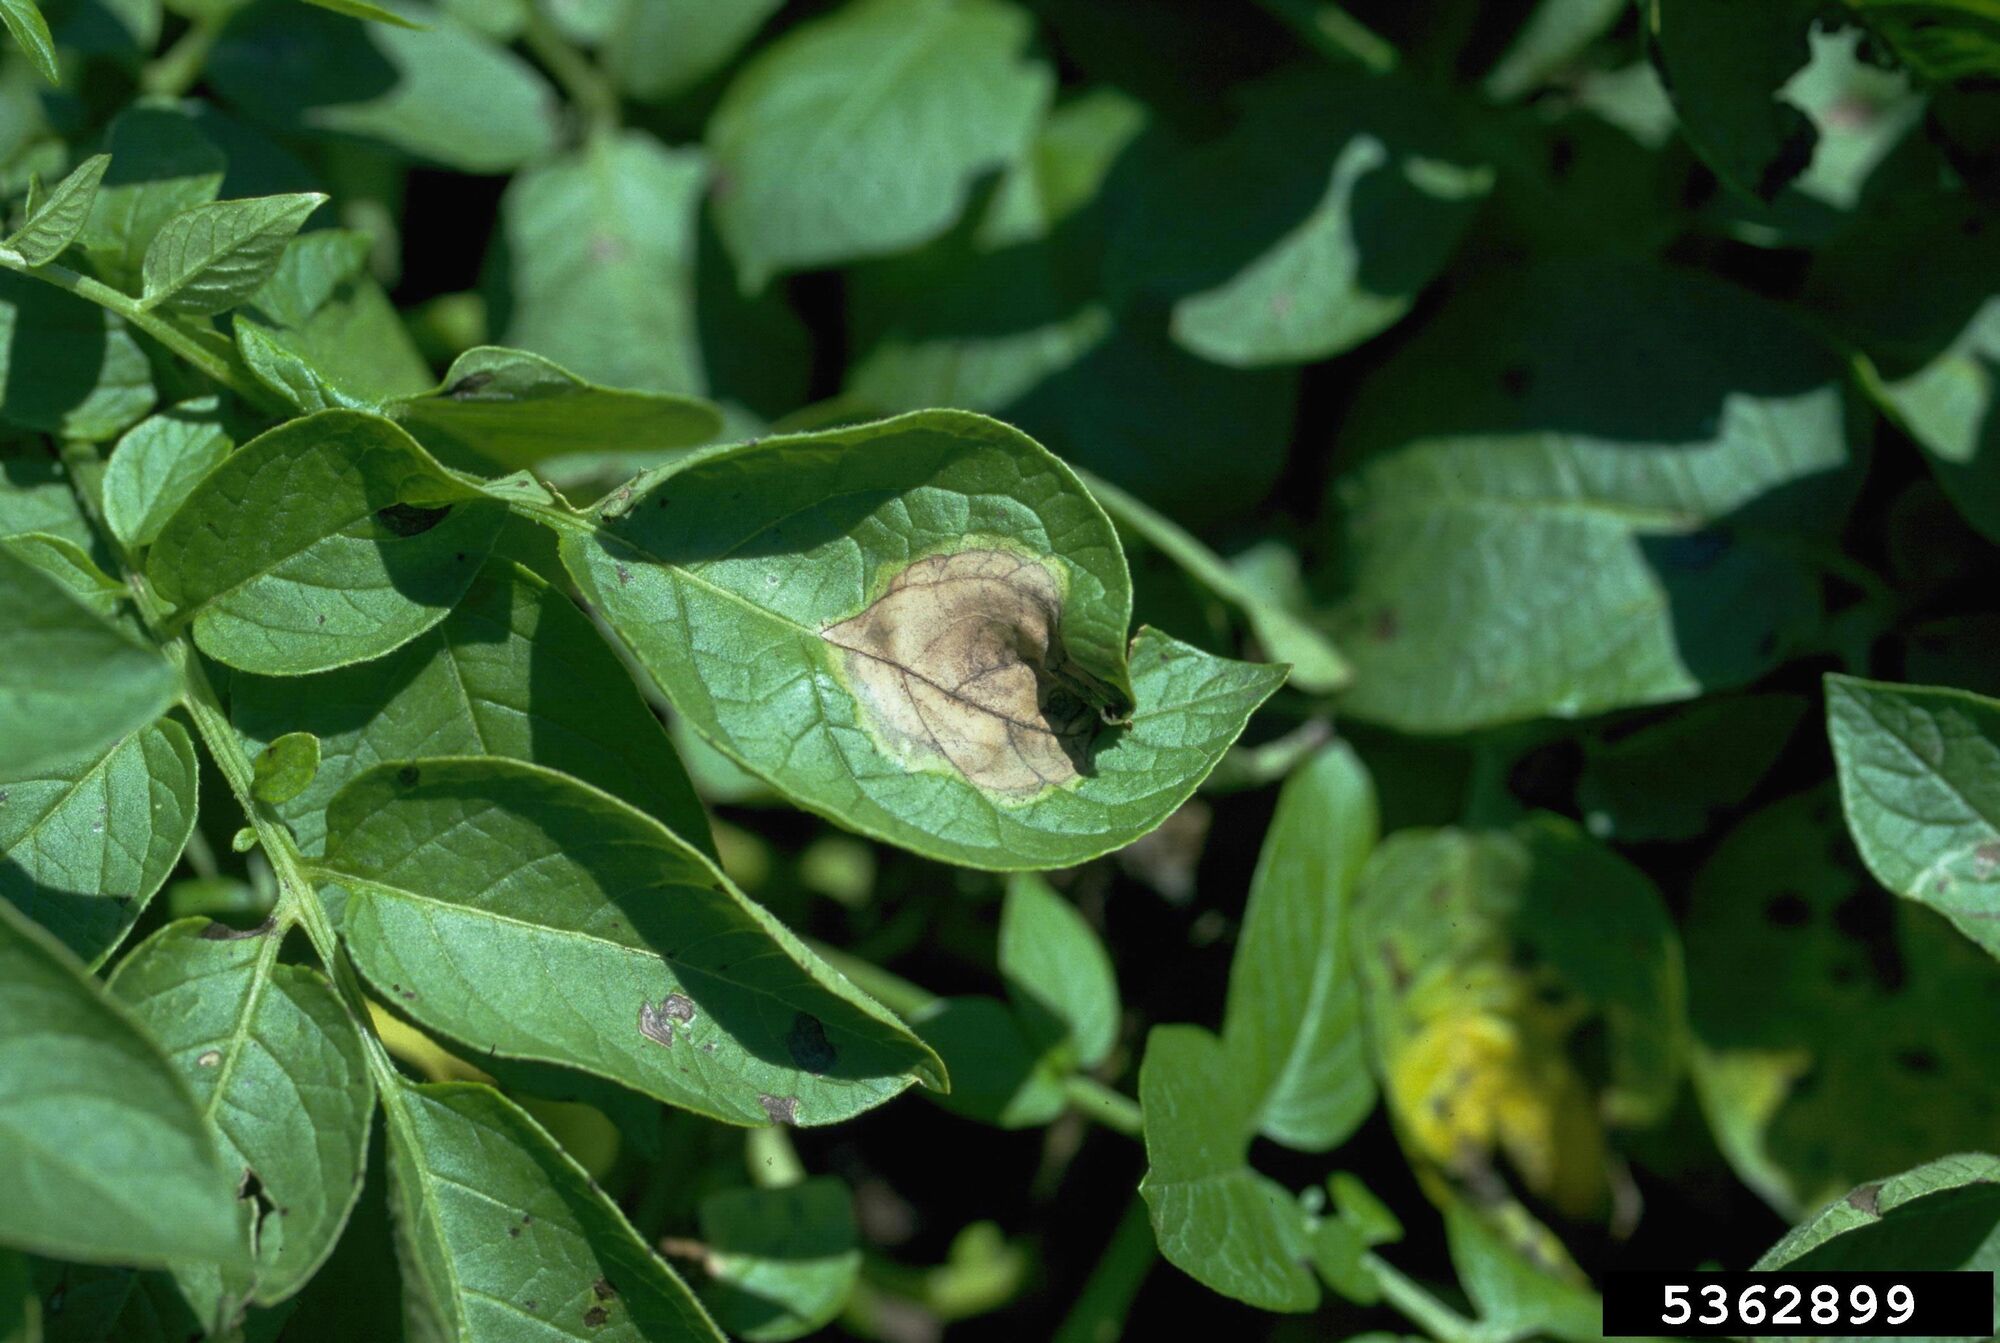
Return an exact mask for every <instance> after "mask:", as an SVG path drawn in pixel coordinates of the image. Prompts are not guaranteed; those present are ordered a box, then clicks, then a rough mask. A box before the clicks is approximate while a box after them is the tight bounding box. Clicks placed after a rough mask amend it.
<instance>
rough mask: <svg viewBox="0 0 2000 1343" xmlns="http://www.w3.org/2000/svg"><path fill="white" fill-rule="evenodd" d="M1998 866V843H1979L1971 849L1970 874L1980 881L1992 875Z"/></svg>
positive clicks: (1999, 862)
mask: <svg viewBox="0 0 2000 1343" xmlns="http://www.w3.org/2000/svg"><path fill="white" fill-rule="evenodd" d="M1995 868H2000V844H1993V843H1987V844H1981V845H1980V846H1979V847H1978V848H1976V849H1974V850H1973V851H1972V875H1973V876H1975V877H1977V878H1979V879H1980V880H1981V881H1984V880H1986V878H1988V877H1990V876H1992V875H1993V870H1994V869H1995Z"/></svg>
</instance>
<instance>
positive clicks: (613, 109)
mask: <svg viewBox="0 0 2000 1343" xmlns="http://www.w3.org/2000/svg"><path fill="white" fill-rule="evenodd" d="M523 37H525V39H526V40H527V44H528V50H529V51H531V52H533V53H534V57H535V59H536V60H538V61H540V62H541V63H542V65H543V66H544V67H546V68H547V70H548V72H549V73H550V74H551V75H554V76H555V81H556V83H558V84H560V85H561V86H562V91H563V93H564V94H565V95H566V96H567V97H568V98H569V100H570V102H572V103H573V104H575V105H576V109H577V111H579V112H581V113H582V114H583V124H584V133H585V136H586V138H587V139H591V140H596V139H598V138H600V137H602V136H604V135H608V134H609V133H611V132H612V131H615V130H617V129H618V91H617V90H616V89H615V88H613V87H612V85H611V81H610V79H609V78H607V77H606V76H605V74H604V72H603V71H602V70H600V69H599V68H598V67H597V64H596V62H594V61H592V60H591V59H590V58H589V57H587V56H585V55H584V54H583V53H582V52H580V51H578V50H577V49H576V48H575V47H574V46H572V45H571V44H570V42H569V39H567V38H565V37H564V36H563V35H562V33H561V32H559V31H558V30H557V28H556V26H555V25H554V24H552V23H550V22H549V20H548V18H547V16H546V15H544V14H543V13H542V8H541V5H540V4H531V5H529V7H528V26H527V30H526V32H525V33H524V34H523Z"/></svg>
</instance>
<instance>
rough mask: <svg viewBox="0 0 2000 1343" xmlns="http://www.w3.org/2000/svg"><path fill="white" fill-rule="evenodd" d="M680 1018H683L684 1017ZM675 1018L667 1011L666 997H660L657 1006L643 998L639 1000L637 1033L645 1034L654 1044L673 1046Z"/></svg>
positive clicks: (666, 1046)
mask: <svg viewBox="0 0 2000 1343" xmlns="http://www.w3.org/2000/svg"><path fill="white" fill-rule="evenodd" d="M673 996H674V995H672V994H669V995H668V998H672V997H673ZM681 1019H682V1020H685V1018H681ZM675 1020H676V1018H675V1017H674V1015H673V1014H672V1013H670V1012H668V1011H667V1000H666V999H662V1000H661V1002H660V1005H659V1006H658V1007H655V1006H653V1004H651V1003H649V1002H647V1001H646V1000H645V999H644V998H641V999H640V1000H639V1034H641V1035H643V1036H645V1037H646V1038H647V1039H648V1040H651V1041H652V1042H653V1043H654V1044H656V1045H661V1046H663V1047H665V1048H668V1049H671V1048H673V1045H674V1021H675Z"/></svg>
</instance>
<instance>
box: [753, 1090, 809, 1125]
mask: <svg viewBox="0 0 2000 1343" xmlns="http://www.w3.org/2000/svg"><path fill="white" fill-rule="evenodd" d="M757 1103H758V1104H759V1105H761V1106H763V1107H764V1113H765V1114H767V1115H769V1116H770V1117H771V1122H772V1123H773V1124H796V1123H798V1122H799V1098H798V1097H797V1096H762V1095H760V1096H758V1097H757Z"/></svg>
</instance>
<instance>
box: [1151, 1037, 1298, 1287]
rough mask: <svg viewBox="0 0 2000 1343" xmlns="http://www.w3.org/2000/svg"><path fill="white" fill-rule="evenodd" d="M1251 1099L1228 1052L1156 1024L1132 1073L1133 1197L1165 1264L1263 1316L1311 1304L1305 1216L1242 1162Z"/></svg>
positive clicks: (1251, 1123)
mask: <svg viewBox="0 0 2000 1343" xmlns="http://www.w3.org/2000/svg"><path fill="white" fill-rule="evenodd" d="M1254 1103H1255V1098H1254V1097H1252V1096H1249V1095H1247V1094H1246V1093H1245V1091H1244V1089H1243V1088H1242V1087H1240V1086H1238V1085H1237V1083H1236V1072H1235V1068H1234V1065H1233V1064H1232V1062H1231V1060H1230V1058H1229V1054H1228V1052H1227V1051H1226V1050H1225V1049H1224V1048H1223V1047H1222V1046H1221V1044H1220V1043H1219V1042H1218V1041H1217V1040H1216V1039H1215V1037H1214V1036H1212V1035H1210V1034H1208V1032H1206V1031H1204V1030H1202V1029H1200V1028H1199V1027H1196V1026H1155V1027H1154V1028H1153V1031H1152V1033H1151V1034H1150V1035H1149V1036H1147V1038H1146V1059H1145V1062H1144V1063H1143V1064H1142V1065H1141V1066H1140V1068H1139V1106H1140V1109H1141V1110H1142V1111H1143V1112H1144V1113H1145V1116H1146V1161H1147V1167H1146V1178H1145V1179H1144V1180H1142V1181H1140V1184H1139V1193H1140V1194H1141V1196H1143V1197H1144V1198H1145V1200H1146V1207H1147V1210H1148V1211H1149V1212H1150V1213H1151V1214H1152V1218H1153V1234H1154V1235H1155V1236H1156V1237H1157V1238H1158V1240H1159V1243H1160V1253H1161V1254H1162V1255H1165V1256H1166V1259H1167V1262H1168V1263H1171V1264H1172V1265H1174V1267H1176V1268H1178V1269H1180V1270H1181V1271H1182V1272H1184V1273H1186V1274H1188V1275H1189V1276H1190V1277H1192V1278H1194V1279H1195V1281H1197V1282H1199V1283H1201V1284H1202V1285H1203V1286H1206V1287H1209V1288H1211V1289H1213V1290H1215V1291H1218V1292H1221V1293H1222V1294H1223V1295H1224V1296H1230V1297H1234V1298H1236V1299H1237V1300H1238V1301H1246V1302H1248V1303H1249V1304H1251V1305H1253V1306H1256V1307H1258V1308H1259V1309H1262V1310H1278V1311H1308V1310H1311V1309H1312V1308H1313V1307H1315V1306H1317V1305H1318V1304H1319V1285H1318V1284H1317V1283H1316V1282H1315V1281H1314V1280H1313V1275H1312V1271H1311V1270H1310V1269H1309V1268H1307V1267H1306V1265H1307V1264H1308V1263H1309V1262H1310V1261H1311V1249H1310V1242H1309V1229H1308V1224H1307V1218H1306V1215H1305V1212H1304V1211H1303V1210H1302V1209H1301V1208H1300V1207H1299V1204H1298V1200H1297V1199H1295V1198H1293V1197H1292V1194H1291V1192H1290V1191H1289V1190H1287V1189H1285V1188H1284V1187H1283V1186H1282V1185H1280V1184H1278V1183H1277V1182H1275V1181H1273V1180H1271V1179H1269V1178H1267V1177H1265V1176H1263V1175H1259V1174H1258V1173H1257V1172H1255V1171H1253V1170H1251V1169H1250V1167H1249V1166H1248V1165H1247V1164H1245V1162H1244V1156H1245V1153H1246V1152H1247V1151H1248V1149H1249V1142H1250V1138H1249V1135H1250V1134H1251V1132H1252V1131H1253V1130H1254V1129H1255V1127H1256V1118H1255V1114H1254V1111H1253V1106H1254Z"/></svg>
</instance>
